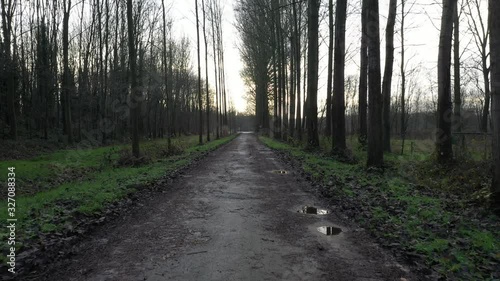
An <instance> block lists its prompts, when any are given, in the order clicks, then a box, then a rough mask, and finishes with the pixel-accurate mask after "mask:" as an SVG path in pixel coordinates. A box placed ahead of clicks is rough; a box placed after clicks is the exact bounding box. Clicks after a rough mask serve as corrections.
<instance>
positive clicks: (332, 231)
mask: <svg viewBox="0 0 500 281" xmlns="http://www.w3.org/2000/svg"><path fill="white" fill-rule="evenodd" d="M316 229H317V230H318V231H319V232H321V233H323V234H324V235H327V236H334V235H339V234H340V233H342V229H341V228H338V227H335V226H320V227H318V228H316Z"/></svg>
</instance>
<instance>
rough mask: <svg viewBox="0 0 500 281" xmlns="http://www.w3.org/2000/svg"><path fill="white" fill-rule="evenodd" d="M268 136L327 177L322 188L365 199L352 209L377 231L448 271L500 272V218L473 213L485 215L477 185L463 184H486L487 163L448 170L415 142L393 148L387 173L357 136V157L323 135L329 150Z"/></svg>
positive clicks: (340, 197) (317, 176)
mask: <svg viewBox="0 0 500 281" xmlns="http://www.w3.org/2000/svg"><path fill="white" fill-rule="evenodd" d="M260 140H261V141H262V142H263V143H264V144H265V145H267V146H268V147H270V148H272V149H275V150H278V151H281V152H284V153H286V154H288V155H290V156H292V158H294V159H296V160H298V161H299V162H300V163H301V165H302V168H303V170H304V171H305V172H307V173H308V174H310V175H311V177H312V179H313V180H315V181H316V182H319V183H321V184H322V185H321V186H322V187H321V191H322V194H325V195H326V196H328V197H331V198H333V199H332V200H335V199H336V200H337V201H335V202H337V203H338V202H339V201H345V202H349V204H353V205H356V207H362V209H363V210H364V211H362V212H361V211H359V209H358V211H354V212H353V213H352V214H351V215H353V216H354V218H355V220H356V221H357V222H358V223H360V224H362V226H363V227H365V228H367V229H369V231H371V232H372V234H374V235H376V236H379V237H384V238H386V239H387V240H388V241H389V242H387V244H390V243H392V242H397V243H398V244H400V245H401V248H402V249H405V251H407V252H413V253H417V254H418V255H421V256H423V258H424V261H425V262H426V263H427V264H428V265H430V266H432V267H433V268H434V269H436V270H437V271H438V272H440V273H441V274H442V275H443V276H446V277H448V278H451V279H453V280H461V279H469V280H470V279H471V278H472V279H486V280H488V278H491V276H492V275H491V274H493V272H495V271H494V270H495V266H498V262H499V260H500V254H498V253H500V228H499V227H498V226H499V224H498V219H497V218H494V217H492V218H484V217H482V218H481V219H472V218H471V216H476V215H478V214H475V213H474V211H467V210H468V209H467V208H466V206H470V202H471V201H470V200H471V198H470V197H469V195H470V194H471V192H472V191H468V193H464V192H463V190H464V189H471V188H470V185H468V184H469V183H470V184H473V185H474V184H476V185H479V186H477V187H476V188H475V189H476V190H477V189H478V188H480V183H481V182H484V181H485V180H486V179H485V175H484V174H482V173H481V172H480V170H482V169H483V168H481V167H479V168H477V167H474V165H476V164H475V162H471V163H460V164H459V166H458V168H457V167H454V168H449V169H448V170H444V171H443V169H444V168H443V167H438V166H436V165H435V164H433V163H432V157H431V156H430V153H431V150H427V151H423V149H424V147H425V146H422V147H421V148H420V151H418V150H417V148H416V147H417V146H416V145H414V151H413V153H411V152H410V151H408V152H406V151H405V155H398V154H394V153H389V154H385V160H386V163H388V165H389V167H388V168H387V169H386V170H385V172H384V173H383V174H381V173H372V172H368V171H367V170H366V168H365V161H366V152H365V151H363V150H362V149H360V148H359V147H356V145H357V140H356V141H353V142H351V143H349V146H350V147H351V149H352V153H353V155H355V158H356V159H357V160H358V163H357V164H348V163H345V162H339V161H337V160H335V159H334V158H333V157H332V156H331V155H330V154H329V153H328V151H329V145H330V144H329V142H328V140H325V139H323V140H322V141H321V144H322V146H323V148H322V151H326V152H323V153H322V152H307V151H305V150H304V149H303V146H300V145H299V146H293V145H289V144H286V143H283V142H279V141H276V140H273V139H271V138H266V137H260ZM396 144H397V141H396ZM393 145H394V143H393ZM393 147H395V146H393ZM406 147H407V148H408V149H409V145H408V146H406ZM471 167H472V168H471ZM454 169H455V170H456V171H454ZM464 171H465V172H464ZM477 182H479V183H477ZM464 185H465V186H464ZM450 194H453V195H454V196H453V197H450V196H448V195H450ZM471 210H474V209H471ZM466 211H467V212H466ZM485 222H486V223H485Z"/></svg>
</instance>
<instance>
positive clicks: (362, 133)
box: [358, 0, 368, 145]
mask: <svg viewBox="0 0 500 281" xmlns="http://www.w3.org/2000/svg"><path fill="white" fill-rule="evenodd" d="M361 1H362V4H361V5H362V7H361V47H360V55H361V58H360V68H359V70H360V74H359V96H358V107H359V142H360V143H361V144H362V145H365V144H366V140H367V134H368V128H367V124H368V121H367V107H368V102H367V96H368V88H367V87H368V37H367V36H368V30H367V28H368V23H367V20H368V10H367V8H368V7H367V4H368V2H367V0H361Z"/></svg>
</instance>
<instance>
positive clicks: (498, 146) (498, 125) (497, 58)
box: [489, 0, 500, 215]
mask: <svg viewBox="0 0 500 281" xmlns="http://www.w3.org/2000/svg"><path fill="white" fill-rule="evenodd" d="M489 14H490V21H489V25H490V34H491V35H490V36H491V38H490V61H491V66H490V67H491V82H492V83H491V117H492V123H493V181H492V184H491V193H492V196H491V204H492V209H494V210H495V211H496V213H497V214H498V215H500V65H499V63H500V17H499V16H498V15H500V1H497V0H489Z"/></svg>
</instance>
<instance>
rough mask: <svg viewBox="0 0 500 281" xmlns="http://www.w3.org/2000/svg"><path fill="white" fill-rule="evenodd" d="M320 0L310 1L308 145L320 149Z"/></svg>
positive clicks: (308, 24) (308, 25) (308, 26)
mask: <svg viewBox="0 0 500 281" xmlns="http://www.w3.org/2000/svg"><path fill="white" fill-rule="evenodd" d="M318 14H319V0H309V1H308V23H307V29H308V54H307V79H308V81H307V99H308V103H309V104H308V106H307V139H308V141H307V145H308V147H309V148H316V147H319V136H318V102H317V96H318V29H319V26H318V25H319V23H318V22H319V15H318Z"/></svg>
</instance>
